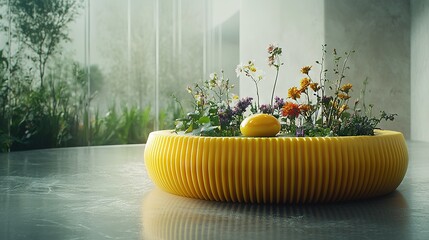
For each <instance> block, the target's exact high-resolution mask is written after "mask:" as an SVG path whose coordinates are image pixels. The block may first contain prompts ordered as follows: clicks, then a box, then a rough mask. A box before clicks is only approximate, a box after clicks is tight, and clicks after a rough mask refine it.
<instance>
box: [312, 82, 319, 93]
mask: <svg viewBox="0 0 429 240" xmlns="http://www.w3.org/2000/svg"><path fill="white" fill-rule="evenodd" d="M310 88H311V89H313V91H315V92H316V91H317V90H319V89H320V88H319V84H318V83H310Z"/></svg>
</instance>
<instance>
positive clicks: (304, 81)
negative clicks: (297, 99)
mask: <svg viewBox="0 0 429 240" xmlns="http://www.w3.org/2000/svg"><path fill="white" fill-rule="evenodd" d="M309 85H310V79H308V78H303V79H301V89H300V90H301V92H303V91H305V90H307V87H308V86H309Z"/></svg>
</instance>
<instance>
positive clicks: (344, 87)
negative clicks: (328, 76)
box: [340, 83, 353, 93]
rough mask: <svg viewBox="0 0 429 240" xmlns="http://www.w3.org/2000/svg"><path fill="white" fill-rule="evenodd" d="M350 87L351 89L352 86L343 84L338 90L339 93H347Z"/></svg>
mask: <svg viewBox="0 0 429 240" xmlns="http://www.w3.org/2000/svg"><path fill="white" fill-rule="evenodd" d="M352 87H353V85H352V84H350V83H347V84H344V85H343V86H342V87H341V88H340V90H341V91H343V92H345V93H348V92H349V91H350V89H352Z"/></svg>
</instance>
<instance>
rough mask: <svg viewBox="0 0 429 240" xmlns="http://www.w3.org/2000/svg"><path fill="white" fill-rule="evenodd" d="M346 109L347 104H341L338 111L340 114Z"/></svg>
mask: <svg viewBox="0 0 429 240" xmlns="http://www.w3.org/2000/svg"><path fill="white" fill-rule="evenodd" d="M347 109H349V106H348V105H347V104H343V105H342V106H341V107H340V109H339V113H340V114H341V113H342V112H344V111H346V110H347Z"/></svg>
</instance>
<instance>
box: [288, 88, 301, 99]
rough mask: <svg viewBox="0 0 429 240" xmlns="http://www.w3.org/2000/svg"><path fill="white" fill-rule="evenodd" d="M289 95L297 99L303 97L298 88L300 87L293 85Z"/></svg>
mask: <svg viewBox="0 0 429 240" xmlns="http://www.w3.org/2000/svg"><path fill="white" fill-rule="evenodd" d="M287 96H288V98H292V99H294V100H296V99H297V98H300V97H301V92H300V91H299V90H298V88H296V87H291V88H289V90H288V91H287Z"/></svg>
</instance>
